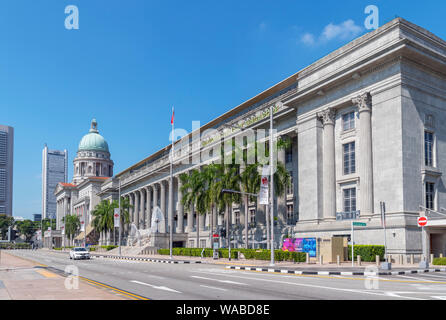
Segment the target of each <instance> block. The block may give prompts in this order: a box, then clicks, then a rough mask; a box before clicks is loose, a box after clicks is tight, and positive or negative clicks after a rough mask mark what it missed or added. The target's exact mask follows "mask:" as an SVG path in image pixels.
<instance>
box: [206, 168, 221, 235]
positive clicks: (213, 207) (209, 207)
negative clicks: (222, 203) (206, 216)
mask: <svg viewBox="0 0 446 320" xmlns="http://www.w3.org/2000/svg"><path fill="white" fill-rule="evenodd" d="M222 169H223V167H222V166H221V165H219V164H214V163H213V164H210V165H208V166H206V167H204V169H203V171H202V174H203V179H204V182H205V191H206V196H205V205H206V211H208V212H211V219H210V220H211V228H210V232H209V237H210V238H211V241H212V234H213V233H214V228H215V227H216V224H217V223H216V222H215V221H216V218H217V212H218V203H219V198H220V194H221V184H219V183H218V181H219V180H221V176H222V174H223V170H222Z"/></svg>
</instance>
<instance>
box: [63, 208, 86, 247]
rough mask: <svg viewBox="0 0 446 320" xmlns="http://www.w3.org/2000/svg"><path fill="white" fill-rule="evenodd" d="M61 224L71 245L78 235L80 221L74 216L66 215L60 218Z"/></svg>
mask: <svg viewBox="0 0 446 320" xmlns="http://www.w3.org/2000/svg"><path fill="white" fill-rule="evenodd" d="M62 222H64V224H65V234H66V236H67V237H68V239H70V240H71V243H73V240H74V237H75V236H76V235H77V234H78V233H79V230H80V227H81V221H80V220H79V217H78V216H77V215H75V214H71V215H66V216H65V217H63V218H62Z"/></svg>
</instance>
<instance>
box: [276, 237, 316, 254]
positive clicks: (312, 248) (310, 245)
mask: <svg viewBox="0 0 446 320" xmlns="http://www.w3.org/2000/svg"><path fill="white" fill-rule="evenodd" d="M282 250H283V251H290V252H308V253H309V254H310V257H312V258H315V257H316V238H287V239H285V240H284V241H283V247H282Z"/></svg>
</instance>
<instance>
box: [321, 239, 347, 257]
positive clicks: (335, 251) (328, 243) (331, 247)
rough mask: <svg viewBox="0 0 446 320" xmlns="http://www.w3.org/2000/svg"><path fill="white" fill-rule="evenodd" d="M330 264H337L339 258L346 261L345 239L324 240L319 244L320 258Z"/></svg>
mask: <svg viewBox="0 0 446 320" xmlns="http://www.w3.org/2000/svg"><path fill="white" fill-rule="evenodd" d="M321 255H322V256H323V257H324V261H325V262H328V263H336V262H337V256H339V258H340V261H344V239H343V238H340V237H332V238H322V239H321V241H320V244H319V256H321Z"/></svg>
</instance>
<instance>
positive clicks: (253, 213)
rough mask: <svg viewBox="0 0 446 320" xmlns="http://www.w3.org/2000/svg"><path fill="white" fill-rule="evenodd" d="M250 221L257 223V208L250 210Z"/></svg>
mask: <svg viewBox="0 0 446 320" xmlns="http://www.w3.org/2000/svg"><path fill="white" fill-rule="evenodd" d="M249 222H250V223H252V224H255V223H256V209H251V210H249Z"/></svg>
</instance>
